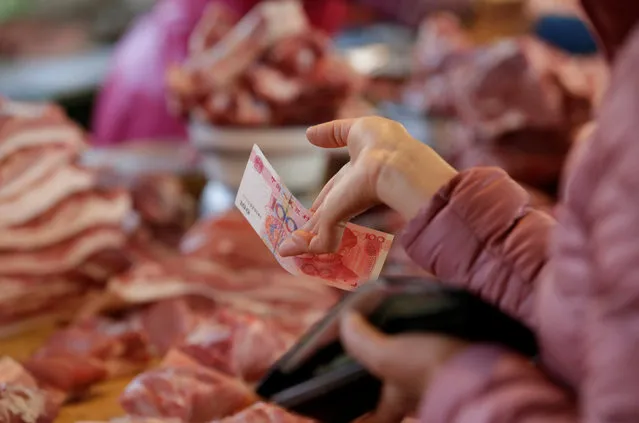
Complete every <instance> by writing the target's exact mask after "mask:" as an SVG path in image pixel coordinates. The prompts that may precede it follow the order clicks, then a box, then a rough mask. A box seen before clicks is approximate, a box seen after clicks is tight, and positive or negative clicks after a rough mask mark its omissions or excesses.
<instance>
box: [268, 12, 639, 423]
mask: <svg viewBox="0 0 639 423" xmlns="http://www.w3.org/2000/svg"><path fill="white" fill-rule="evenodd" d="M582 4H583V6H584V9H585V11H586V13H587V14H588V17H589V19H590V20H591V21H592V23H593V26H594V28H595V29H596V31H597V33H598V35H599V38H600V40H601V42H602V47H603V48H604V51H605V53H606V56H607V58H608V60H609V63H610V65H611V67H612V78H611V84H610V87H609V90H608V92H607V94H606V96H605V99H604V101H603V102H602V104H601V106H600V110H599V112H598V117H597V121H596V126H595V129H594V130H593V131H592V132H591V134H590V135H589V137H588V139H587V140H585V141H583V142H580V143H579V144H578V145H577V146H576V147H575V150H574V151H573V154H572V157H571V158H570V160H569V163H568V165H567V169H566V172H565V175H564V180H563V184H562V190H561V201H560V205H559V210H558V213H557V218H556V219H555V218H553V217H551V216H550V215H548V214H545V213H543V212H541V211H538V210H535V209H534V208H532V207H530V206H529V203H528V201H529V198H528V195H527V194H526V192H525V191H524V190H523V189H522V188H521V187H520V186H519V185H517V183H516V182H515V181H513V180H512V179H511V178H510V177H509V176H508V175H507V174H505V173H504V172H503V171H501V170H499V169H495V168H474V169H470V170H466V171H464V172H457V171H455V169H453V168H451V167H450V166H449V165H448V164H446V163H445V162H444V161H443V160H442V159H441V158H440V157H439V156H438V155H437V154H436V153H434V152H433V151H432V150H431V149H430V148H429V147H427V146H425V145H423V144H420V143H419V142H418V141H416V140H414V139H413V138H411V137H410V135H409V134H408V133H407V132H406V131H405V130H404V128H403V127H402V126H401V125H399V124H397V123H395V122H392V121H388V120H384V119H381V118H365V119H359V120H349V121H336V122H331V123H327V124H323V125H320V126H317V127H313V128H310V129H309V131H308V138H309V140H310V141H311V142H312V143H313V144H315V145H318V146H321V147H326V148H334V147H342V146H347V147H348V151H349V154H350V156H351V161H350V163H349V164H348V165H347V166H346V167H345V168H344V169H343V170H342V171H340V172H339V173H338V174H337V175H336V176H335V178H333V180H332V181H331V182H329V184H328V185H327V186H326V187H325V188H324V190H323V191H322V193H321V194H320V196H319V197H318V198H317V200H316V202H315V204H314V205H313V210H315V213H314V215H313V218H312V219H311V221H310V222H309V224H308V225H307V226H306V227H305V228H303V232H300V233H299V234H293V236H292V237H291V238H290V239H288V240H287V241H286V242H285V243H284V244H282V246H281V248H280V253H281V254H282V255H285V256H291V255H297V254H301V253H307V252H311V253H325V252H330V251H333V250H334V249H335V248H336V246H337V245H338V241H339V237H340V228H341V227H343V225H339V224H338V223H339V222H343V221H347V220H348V219H350V218H352V217H353V216H354V215H356V214H358V213H360V212H362V211H363V210H366V209H367V208H369V207H371V206H372V205H374V204H378V203H380V202H381V203H385V204H387V205H388V206H390V207H391V208H393V209H395V210H397V211H398V212H400V213H401V214H402V215H403V217H404V218H405V219H406V220H408V221H409V223H408V226H407V227H406V229H405V233H404V234H403V235H402V238H401V242H402V243H403V245H404V246H405V248H406V250H407V252H408V254H409V255H410V256H411V257H412V258H413V260H414V261H415V262H417V263H419V264H421V265H422V266H423V267H424V268H425V269H426V270H428V271H430V272H431V273H433V274H435V275H437V276H438V277H439V278H440V279H442V280H443V281H448V283H450V284H453V285H455V286H460V287H464V288H467V289H469V290H471V291H473V292H475V293H478V294H479V295H481V296H482V297H483V298H484V299H486V300H488V301H490V302H491V303H493V304H495V305H497V306H499V307H500V308H502V309H503V310H505V311H506V312H508V313H510V314H511V315H513V316H515V317H517V318H518V319H520V320H521V321H523V322H525V323H527V324H528V325H529V326H530V327H531V328H533V330H534V331H535V332H536V335H537V337H538V341H539V344H540V348H541V354H540V357H539V360H538V362H537V363H531V362H529V361H527V360H526V359H524V358H523V357H521V356H519V355H517V354H515V353H514V352H512V351H509V350H507V349H504V348H501V347H498V346H494V345H480V344H467V343H464V342H461V341H458V340H454V339H449V338H446V337H442V336H436V335H432V336H423V335H422V336H420V335H411V336H396V337H393V336H386V335H383V334H381V333H379V332H377V331H375V330H374V329H373V328H372V327H371V326H369V325H368V324H367V323H366V322H365V321H364V320H363V319H362V317H361V316H358V315H350V316H345V317H344V318H343V320H342V327H341V336H342V339H343V341H344V343H345V345H346V348H347V349H348V351H349V352H350V354H352V355H353V356H354V358H356V359H357V360H359V361H360V362H361V363H362V364H363V365H364V366H366V367H368V368H369V369H370V370H371V371H372V372H373V373H374V374H376V375H377V376H378V377H380V378H381V379H382V380H383V381H384V391H383V394H382V398H381V401H380V403H379V405H378V409H377V410H376V412H375V413H374V414H373V415H372V416H371V417H370V419H371V420H372V421H376V422H385V423H393V422H400V421H401V420H402V418H404V417H405V416H406V415H410V414H412V413H416V415H418V416H419V418H420V420H421V421H422V422H428V423H502V422H503V423H519V422H525V423H533V422H540V423H541V422H544V423H558V422H562V423H574V422H584V423H606V422H609V423H612V422H614V423H631V422H632V423H636V422H639V200H638V199H639V177H637V163H639V138H638V137H637V134H638V133H639V123H637V119H636V115H637V113H639V78H637V69H639V2H637V1H635V0H582ZM309 233H310V235H309Z"/></svg>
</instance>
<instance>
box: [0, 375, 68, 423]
mask: <svg viewBox="0 0 639 423" xmlns="http://www.w3.org/2000/svg"><path fill="white" fill-rule="evenodd" d="M57 413H58V411H57V408H55V407H54V406H52V405H51V404H50V403H49V402H48V399H47V396H46V393H45V392H44V391H41V390H39V389H29V388H25V387H22V386H16V385H7V384H4V383H0V421H1V422H3V423H52V422H53V420H54V419H55V417H56V415H57Z"/></svg>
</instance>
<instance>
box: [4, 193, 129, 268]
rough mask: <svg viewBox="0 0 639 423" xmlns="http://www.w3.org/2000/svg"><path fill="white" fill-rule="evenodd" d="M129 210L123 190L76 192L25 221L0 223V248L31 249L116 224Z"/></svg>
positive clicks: (126, 196) (127, 197) (118, 223)
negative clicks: (7, 224)
mask: <svg viewBox="0 0 639 423" xmlns="http://www.w3.org/2000/svg"><path fill="white" fill-rule="evenodd" d="M130 211H131V199H130V196H129V194H128V193H127V192H125V191H115V190H114V191H109V192H97V191H84V192H81V193H77V194H74V195H71V196H68V197H67V198H66V199H65V200H63V201H62V202H59V203H57V204H56V205H55V206H53V207H51V208H49V210H47V211H46V212H44V213H42V214H40V215H39V216H37V217H35V218H34V219H32V220H30V221H28V222H26V223H23V224H21V225H15V226H5V227H1V226H0V250H7V249H12V250H32V249H37V248H42V247H45V246H48V245H53V244H56V243H58V242H61V241H64V240H67V239H69V238H70V237H72V236H74V235H77V234H79V233H81V232H83V231H86V230H87V229H90V228H93V227H95V226H97V225H106V226H116V227H117V226H119V225H120V223H121V222H122V221H123V220H124V219H125V218H126V217H127V215H128V214H129V213H130ZM0 256H1V254H0Z"/></svg>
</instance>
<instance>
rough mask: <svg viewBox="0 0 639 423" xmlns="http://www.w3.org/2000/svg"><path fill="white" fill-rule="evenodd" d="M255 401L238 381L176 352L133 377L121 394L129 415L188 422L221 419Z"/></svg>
mask: <svg viewBox="0 0 639 423" xmlns="http://www.w3.org/2000/svg"><path fill="white" fill-rule="evenodd" d="M254 402H255V396H254V394H253V393H252V392H251V390H250V389H248V388H247V387H246V386H244V385H242V384H241V383H240V382H238V381H236V380H234V379H232V378H230V377H228V376H225V375H223V374H221V373H218V372H216V371H214V370H211V369H208V368H206V367H204V366H201V365H199V364H198V363H196V362H195V361H193V360H192V359H190V358H188V357H186V356H185V355H184V354H182V353H179V352H175V351H171V352H169V354H168V355H167V357H166V358H165V360H164V362H163V364H162V366H161V367H160V368H159V369H156V370H151V371H149V372H146V373H142V374H141V375H139V376H138V377H136V378H135V379H134V380H133V381H132V382H131V383H130V384H129V386H128V387H127V388H126V390H125V391H124V393H123V394H122V396H121V397H120V403H121V405H122V407H123V408H124V410H126V411H127V412H128V413H130V414H133V415H136V416H144V417H158V418H167V417H175V418H179V419H180V421H183V422H188V423H205V422H209V421H211V420H213V419H219V418H224V417H226V416H229V415H232V414H234V413H236V412H238V411H240V410H242V409H244V408H246V407H248V406H249V405H250V404H252V403H254Z"/></svg>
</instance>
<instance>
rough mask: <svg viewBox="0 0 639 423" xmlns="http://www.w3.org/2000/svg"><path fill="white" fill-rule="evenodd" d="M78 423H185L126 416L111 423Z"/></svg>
mask: <svg viewBox="0 0 639 423" xmlns="http://www.w3.org/2000/svg"><path fill="white" fill-rule="evenodd" d="M76 423H183V422H182V420H180V419H172V418H167V419H164V418H155V417H138V416H126V417H118V418H115V419H111V420H109V421H97V420H82V421H79V422H76Z"/></svg>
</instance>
